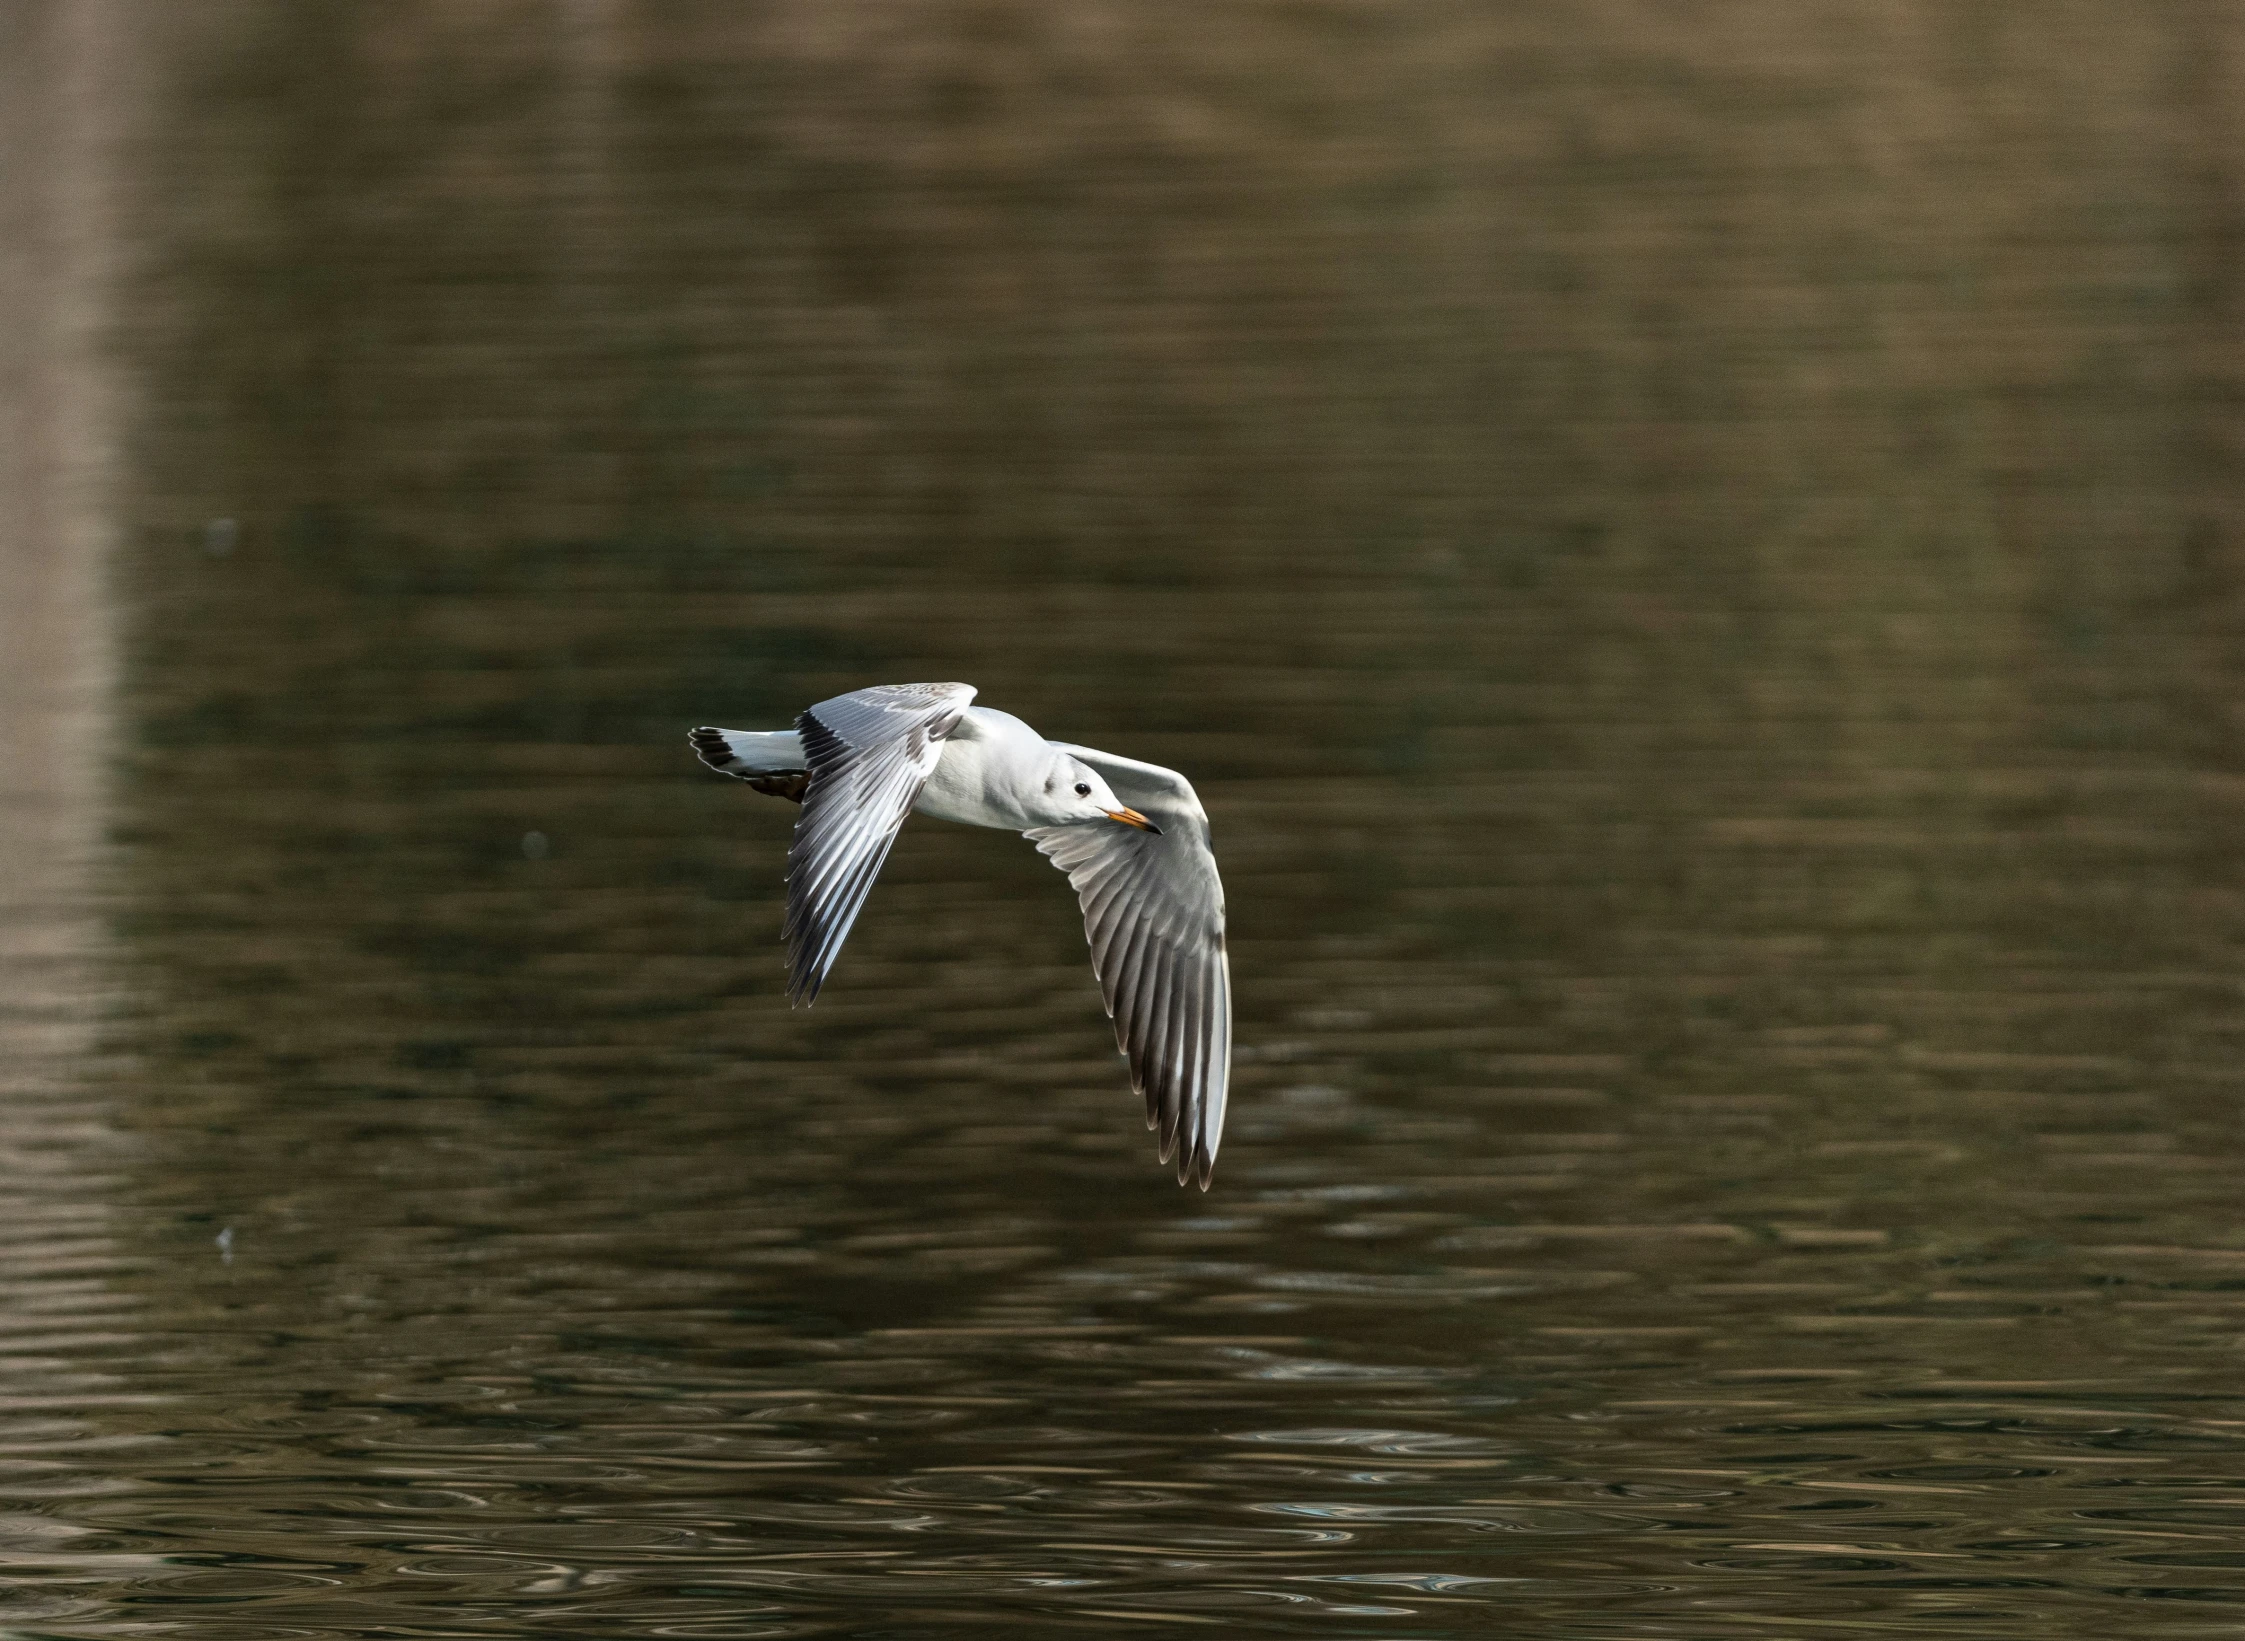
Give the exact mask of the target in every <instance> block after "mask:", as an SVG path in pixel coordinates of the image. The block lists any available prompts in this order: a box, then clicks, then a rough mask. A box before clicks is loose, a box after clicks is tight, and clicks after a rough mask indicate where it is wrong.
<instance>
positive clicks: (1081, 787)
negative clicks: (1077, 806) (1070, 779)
mask: <svg viewBox="0 0 2245 1641" xmlns="http://www.w3.org/2000/svg"><path fill="white" fill-rule="evenodd" d="M1076 796H1077V797H1079V798H1088V797H1090V796H1091V785H1090V783H1089V782H1087V781H1078V782H1077V783H1076Z"/></svg>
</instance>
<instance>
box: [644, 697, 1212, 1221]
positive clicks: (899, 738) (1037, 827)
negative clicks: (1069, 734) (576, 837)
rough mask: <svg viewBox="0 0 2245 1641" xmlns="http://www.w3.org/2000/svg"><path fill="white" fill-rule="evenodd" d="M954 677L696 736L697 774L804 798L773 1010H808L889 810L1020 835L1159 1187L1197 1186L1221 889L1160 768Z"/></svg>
mask: <svg viewBox="0 0 2245 1641" xmlns="http://www.w3.org/2000/svg"><path fill="white" fill-rule="evenodd" d="M974 695H975V692H974V689H973V687H972V686H971V685H967V684H876V685H874V686H872V687H871V688H868V689H858V690H852V691H850V692H849V693H848V694H847V695H837V696H835V697H834V698H833V699H832V700H830V701H821V702H820V703H819V704H818V705H817V706H815V707H812V708H811V709H810V710H809V711H808V712H806V713H804V714H803V715H802V716H801V717H800V718H798V719H796V720H795V727H794V728H793V729H782V730H765V731H757V730H739V729H711V728H708V727H706V726H705V727H703V728H701V729H697V730H694V731H693V732H692V733H691V734H689V735H688V737H687V739H688V740H690V741H691V742H692V743H693V747H694V750H695V752H697V753H698V754H700V756H701V760H702V762H703V763H705V764H707V765H709V767H710V768H712V769H714V770H717V771H719V772H720V773H722V774H726V775H732V776H737V777H738V778H739V779H741V780H744V781H746V782H748V784H749V785H750V786H752V787H754V788H755V789H756V790H757V791H759V792H763V793H768V794H769V795H771V796H773V797H781V798H790V799H793V800H794V801H795V802H796V803H799V804H801V805H802V806H803V813H802V814H801V816H800V817H798V818H797V820H796V822H795V841H794V843H793V844H792V845H791V846H790V847H789V849H788V851H787V959H788V968H789V980H788V997H789V999H790V1001H792V1002H795V1003H800V1004H804V1005H806V1006H807V1005H809V1004H810V1003H811V1002H812V1001H814V1000H815V999H816V998H817V996H818V994H819V988H820V987H821V986H822V985H824V984H825V983H826V977H827V974H828V973H829V972H830V971H831V970H832V969H833V967H834V959H835V958H836V956H837V955H839V954H840V952H841V949H842V942H843V940H844V939H845V938H846V937H847V936H848V934H849V932H850V925H851V924H853V923H855V922H856V921H857V914H858V912H859V910H860V909H861V908H862V907H863V906H864V905H865V897H866V894H867V892H868V891H869V890H870V889H871V888H872V887H873V879H874V877H875V875H876V874H877V873H879V871H880V870H881V863H882V861H884V860H886V859H887V858H888V853H889V846H890V845H891V844H893V843H895V841H896V835H897V832H898V830H899V829H900V828H901V827H902V826H903V825H904V817H905V816H906V815H907V814H911V813H915V812H917V813H919V814H922V815H932V816H934V817H935V818H936V819H937V820H948V821H959V822H962V823H963V824H965V825H968V826H995V827H998V828H1001V829H1003V830H1005V831H1010V832H1019V833H1020V834H1021V835H1022V836H1023V837H1025V838H1027V839H1028V840H1029V841H1030V842H1032V843H1034V844H1035V845H1036V846H1037V848H1038V849H1039V850H1040V851H1041V852H1042V853H1043V854H1045V855H1046V856H1047V857H1048V858H1049V859H1050V860H1051V861H1052V863H1053V865H1055V866H1057V867H1059V868H1060V870H1061V871H1063V872H1065V873H1067V874H1068V881H1069V883H1070V884H1072V885H1073V886H1074V888H1075V891H1076V898H1077V899H1078V901H1080V902H1081V904H1082V906H1083V916H1084V935H1085V938H1086V939H1087V940H1089V941H1090V943H1091V966H1092V972H1093V973H1094V974H1096V975H1097V976H1098V979H1099V992H1100V996H1101V997H1102V998H1104V999H1105V1001H1106V1004H1107V1013H1108V1014H1109V1015H1110V1016H1111V1017H1112V1018H1113V1020H1114V1022H1115V1041H1116V1043H1117V1045H1118V1046H1119V1047H1120V1048H1121V1050H1122V1053H1123V1057H1124V1059H1125V1060H1127V1061H1128V1062H1129V1065H1130V1080H1131V1083H1132V1085H1133V1086H1134V1087H1135V1088H1136V1089H1137V1090H1138V1092H1139V1093H1140V1094H1142V1095H1143V1096H1145V1100H1146V1126H1147V1127H1148V1128H1151V1129H1153V1130H1155V1131H1156V1132H1157V1133H1158V1134H1159V1135H1160V1137H1161V1160H1162V1161H1163V1162H1165V1163H1166V1162H1169V1161H1171V1160H1172V1159H1174V1160H1175V1162H1176V1165H1177V1183H1178V1184H1180V1185H1182V1184H1184V1183H1185V1182H1186V1181H1187V1180H1193V1181H1196V1182H1197V1183H1198V1184H1199V1185H1200V1188H1201V1189H1202V1190H1204V1191H1205V1190H1207V1189H1208V1181H1209V1177H1210V1175H1211V1174H1212V1172H1213V1171H1214V1169H1215V1167H1216V1147H1217V1144H1218V1142H1219V1141H1220V1140H1221V1139H1222V1138H1223V1133H1224V1093H1225V1088H1226V1085H1227V1084H1228V1082H1229V1080H1230V1076H1231V1058H1232V989H1231V986H1232V983H1231V966H1230V964H1229V962H1228V961H1227V960H1226V958H1225V954H1224V885H1223V882H1222V880H1221V879H1219V878H1218V877H1217V875H1216V857H1215V855H1214V854H1212V853H1211V852H1210V850H1209V841H1208V815H1207V813H1206V812H1205V811H1204V810H1203V809H1202V808H1201V806H1200V799H1199V798H1198V797H1197V796H1195V795H1194V792H1193V788H1192V783H1191V782H1189V781H1187V780H1186V779H1185V777H1184V776H1182V775H1180V774H1178V773H1177V771H1175V770H1174V769H1163V768H1161V767H1160V766H1159V765H1156V764H1147V763H1140V762H1139V761H1138V760H1137V759H1135V758H1120V757H1117V756H1116V755H1115V754H1114V753H1112V752H1098V751H1094V750H1093V749H1092V748H1090V747H1088V746H1071V745H1069V744H1068V743H1066V742H1064V741H1048V740H1046V739H1045V738H1044V737H1043V736H1042V735H1039V734H1038V733H1037V732H1036V731H1035V730H1033V729H1031V728H1030V727H1029V726H1028V725H1027V724H1025V723H1023V722H1022V721H1021V720H1020V719H1019V718H1016V717H1014V716H1013V715H1012V714H1011V713H1005V712H998V711H995V710H993V709H992V708H989V707H978V706H975V705H973V704H972V703H973V701H974Z"/></svg>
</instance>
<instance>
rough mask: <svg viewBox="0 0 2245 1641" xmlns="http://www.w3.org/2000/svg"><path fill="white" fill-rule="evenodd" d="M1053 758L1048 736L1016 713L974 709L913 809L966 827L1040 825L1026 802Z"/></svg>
mask: <svg viewBox="0 0 2245 1641" xmlns="http://www.w3.org/2000/svg"><path fill="white" fill-rule="evenodd" d="M1051 761H1052V749H1051V747H1050V746H1049V745H1048V744H1047V743H1046V741H1045V738H1044V737H1043V736H1042V735H1039V734H1038V733H1037V732H1036V731H1035V730H1033V729H1031V728H1030V727H1029V726H1028V725H1027V724H1025V723H1023V722H1022V721H1021V720H1020V719H1019V718H1016V717H1015V716H1014V715H1013V714H1012V713H1010V712H998V711H995V710H993V709H991V708H989V707H969V708H967V710H966V711H965V712H964V713H962V714H961V715H960V719H959V726H958V728H957V729H955V730H953V731H952V732H951V738H950V739H949V740H948V741H946V742H944V744H943V756H942V757H941V758H939V759H938V760H937V761H936V766H935V773H934V774H932V775H930V776H929V777H928V783H927V785H925V786H923V787H921V788H920V796H919V798H918V800H917V801H915V802H914V803H913V805H912V809H913V812H914V813H915V814H921V815H927V816H931V817H932V818H934V819H936V820H947V821H957V822H959V823H961V824H962V825H966V826H994V827H998V828H1000V829H1001V830H1003V831H1008V832H1019V831H1022V830H1023V829H1025V828H1027V827H1030V826H1034V825H1036V824H1037V821H1036V818H1035V817H1034V816H1033V815H1032V814H1031V813H1030V812H1029V811H1028V810H1027V809H1026V808H1025V807H1024V802H1025V800H1026V799H1027V798H1028V797H1029V796H1030V795H1031V793H1032V792H1033V791H1034V790H1036V789H1037V783H1039V782H1041V781H1042V779H1043V776H1044V770H1045V766H1046V765H1047V764H1049V763H1050V762H1051Z"/></svg>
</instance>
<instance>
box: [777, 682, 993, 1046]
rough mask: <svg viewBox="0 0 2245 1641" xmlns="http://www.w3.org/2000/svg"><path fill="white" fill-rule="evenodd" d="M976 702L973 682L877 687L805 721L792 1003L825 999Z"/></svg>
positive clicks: (790, 957)
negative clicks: (901, 831) (837, 964)
mask: <svg viewBox="0 0 2245 1641" xmlns="http://www.w3.org/2000/svg"><path fill="white" fill-rule="evenodd" d="M973 699H974V690H973V688H972V686H970V685H967V684H876V685H875V686H873V687H872V688H871V689H857V690H852V691H850V693H849V694H847V695H837V696H835V697H834V699H832V700H831V701H821V702H820V703H819V704H818V705H817V706H815V707H813V708H811V710H810V711H808V712H806V713H804V714H803V716H802V717H800V718H798V719H797V720H796V721H795V728H796V731H797V733H799V734H800V735H801V736H802V737H803V757H804V761H805V762H806V763H807V764H808V765H809V766H810V773H811V782H810V789H809V790H808V791H807V792H806V793H805V794H804V796H803V814H802V817H801V818H800V819H798V820H797V821H796V823H795V841H794V843H793V844H792V845H790V846H789V848H788V851H787V962H788V969H789V976H788V987H787V993H788V997H789V999H790V1000H791V1001H794V1002H797V1003H806V1004H807V1003H810V1002H812V1001H814V1000H815V999H816V998H817V997H818V993H819V987H820V986H822V985H824V984H825V983H826V976H827V972H828V971H829V970H831V969H832V968H833V967H834V959H835V957H836V956H837V955H838V954H839V953H840V952H841V950H842V942H843V940H844V939H845V938H846V937H847V936H848V935H849V932H850V925H851V924H853V923H855V922H856V921H857V914H858V910H859V908H861V907H862V906H864V904H865V896H866V892H867V891H868V890H870V889H871V888H872V887H873V879H874V877H875V875H876V874H877V873H879V871H880V870H881V862H883V861H884V860H886V859H888V858H889V846H890V845H891V844H893V843H894V842H896V834H897V829H898V828H899V827H901V826H902V825H903V824H904V817H905V816H906V815H907V814H908V813H910V812H911V809H912V800H913V799H914V798H916V797H917V796H919V792H920V788H921V786H922V785H923V784H925V783H926V781H927V778H928V777H929V776H930V775H931V774H933V773H934V772H935V765H936V760H937V759H938V758H940V757H941V756H942V755H943V741H944V738H945V737H946V736H948V735H949V734H950V733H951V731H952V730H953V729H954V728H955V727H956V726H957V725H958V722H959V714H960V713H961V712H963V711H964V710H965V709H966V705H967V703H968V702H969V701H972V700H973Z"/></svg>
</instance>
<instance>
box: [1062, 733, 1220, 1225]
mask: <svg viewBox="0 0 2245 1641" xmlns="http://www.w3.org/2000/svg"><path fill="white" fill-rule="evenodd" d="M1056 744H1058V743H1056ZM1060 750H1061V751H1063V752H1067V753H1070V754H1072V755H1073V756H1075V757H1078V758H1081V759H1082V760H1083V761H1084V762H1085V763H1087V764H1089V765H1091V767H1092V768H1094V769H1096V770H1098V771H1099V773H1100V774H1101V775H1103V776H1105V777H1106V779H1107V784H1108V785H1109V786H1111V787H1113V788H1114V790H1115V795H1116V796H1117V797H1119V798H1121V799H1122V801H1123V802H1124V803H1126V804H1128V805H1130V807H1131V808H1133V809H1136V810H1138V811H1139V812H1140V813H1142V814H1143V815H1145V816H1146V817H1147V818H1148V819H1149V820H1151V821H1153V822H1154V823H1155V824H1156V825H1157V826H1159V827H1160V828H1161V832H1160V833H1159V835H1156V834H1155V833H1152V832H1142V831H1139V830H1138V829H1137V828H1135V827H1130V826H1101V825H1096V824H1094V825H1089V826H1041V827H1037V828H1035V829H1034V830H1032V831H1029V832H1027V833H1024V834H1023V835H1024V836H1025V837H1027V838H1028V839H1029V840H1030V841H1031V842H1032V843H1034V844H1035V845H1036V846H1037V847H1038V848H1039V849H1040V850H1042V851H1043V852H1044V853H1045V854H1046V855H1048V856H1050V857H1051V860H1052V863H1053V865H1055V866H1057V867H1059V868H1060V869H1061V870H1062V871H1063V872H1066V873H1067V874H1068V881H1069V882H1070V883H1071V884H1072V885H1074V887H1075V891H1076V898H1077V899H1078V900H1079V901H1080V902H1081V903H1082V905H1083V913H1084V936H1085V938H1086V939H1087V940H1089V941H1090V942H1091V966H1092V970H1093V972H1094V973H1096V974H1097V975H1098V976H1099V992H1100V995H1101V996H1102V997H1104V998H1105V999H1106V1002H1107V1012H1108V1013H1109V1014H1110V1015H1112V1016H1113V1017H1114V1021H1115V1041H1116V1043H1117V1044H1118V1045H1120V1047H1121V1049H1122V1051H1123V1055H1124V1057H1125V1058H1126V1059H1128V1060H1129V1062H1130V1080H1131V1082H1132V1084H1133V1085H1134V1086H1136V1088H1137V1089H1138V1091H1139V1093H1141V1094H1143V1095H1144V1096H1145V1097H1146V1126H1147V1127H1148V1128H1152V1129H1157V1130H1159V1131H1160V1134H1161V1160H1162V1161H1164V1162H1168V1161H1169V1160H1170V1159H1171V1158H1172V1157H1173V1156H1174V1157H1175V1158H1176V1161H1177V1183H1178V1184H1180V1185H1182V1184H1184V1183H1185V1181H1186V1180H1187V1179H1197V1180H1198V1181H1199V1184H1200V1187H1201V1189H1202V1190H1204V1191H1205V1190H1207V1189H1208V1180H1209V1175H1210V1174H1211V1173H1212V1172H1213V1170H1214V1169H1215V1167H1216V1147H1217V1144H1218V1142H1219V1141H1221V1140H1222V1139H1223V1137H1224V1091H1225V1089H1226V1087H1227V1086H1228V1084H1229V1082H1230V1080H1231V1062H1232V976H1231V965H1230V963H1229V961H1228V960H1227V958H1226V957H1225V954H1224V885H1223V881H1222V880H1221V879H1220V878H1219V877H1218V876H1217V875H1216V857H1215V855H1214V854H1212V853H1211V852H1210V850H1209V843H1208V816H1207V813H1206V812H1205V811H1203V810H1202V808H1201V806H1200V799H1199V798H1198V797H1197V796H1196V795H1195V794H1194V792H1193V788H1192V783H1191V782H1189V781H1187V780H1186V779H1185V777H1184V776H1182V775H1180V774H1178V773H1177V772H1176V771H1175V770H1174V769H1163V768H1161V767H1160V766H1159V765H1156V764H1145V763H1140V762H1138V761H1137V760H1136V759H1134V758H1118V757H1116V756H1115V755H1114V754H1113V753H1111V752H1098V751H1094V750H1093V749H1092V748H1090V747H1086V746H1066V745H1061V747H1060Z"/></svg>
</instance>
